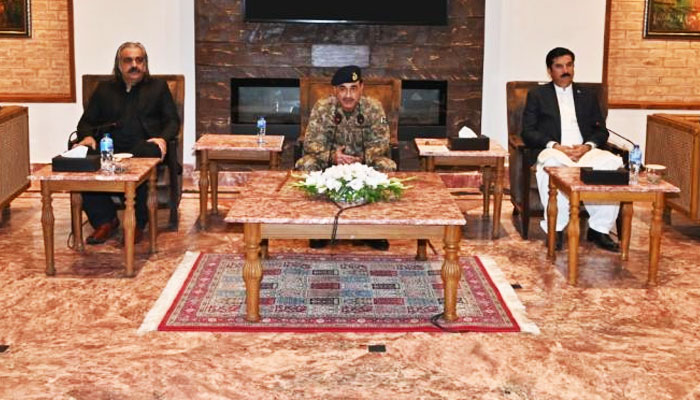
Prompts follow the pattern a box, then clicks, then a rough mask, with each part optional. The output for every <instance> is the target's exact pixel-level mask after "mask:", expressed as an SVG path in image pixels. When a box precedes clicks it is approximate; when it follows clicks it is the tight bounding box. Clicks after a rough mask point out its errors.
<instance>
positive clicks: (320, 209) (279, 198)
mask: <svg viewBox="0 0 700 400" xmlns="http://www.w3.org/2000/svg"><path fill="white" fill-rule="evenodd" d="M291 174H292V173H291V172H289V171H288V172H281V171H256V172H253V173H251V175H250V177H249V181H248V182H247V184H246V186H245V187H244V188H243V189H242V191H241V197H240V198H239V199H237V200H236V202H235V203H233V205H232V206H231V209H230V210H229V212H228V214H227V215H226V218H225V221H226V222H229V223H243V238H244V241H245V260H246V261H245V264H244V266H243V280H244V281H245V285H246V295H247V296H246V319H247V320H248V321H251V322H255V321H259V320H260V311H259V303H260V282H261V280H262V273H263V270H262V264H261V262H260V257H259V254H260V253H261V252H262V253H263V254H266V253H267V251H266V249H261V241H262V239H321V238H330V237H331V236H332V234H333V226H334V221H335V215H336V213H337V212H338V210H339V209H338V207H337V206H336V205H335V204H333V203H332V202H330V201H327V200H323V199H313V198H310V197H308V196H307V195H306V194H305V193H303V192H302V191H301V190H299V189H297V188H294V187H291V186H290V184H291V183H292V182H293V181H295V178H294V177H293V176H292V175H291ZM392 176H397V177H408V176H415V177H416V179H414V180H412V181H410V186H411V188H409V189H408V190H406V191H405V192H404V195H403V196H402V198H401V199H400V200H397V201H391V202H379V203H372V204H367V205H364V206H361V207H356V208H349V209H347V210H345V211H343V212H342V213H341V214H340V216H339V217H338V220H337V231H336V235H335V237H336V238H338V239H419V242H418V243H419V244H418V254H417V258H418V259H426V247H425V246H426V240H427V239H441V240H444V242H445V261H444V263H443V266H442V280H443V283H444V286H445V288H444V290H445V312H444V318H445V319H446V320H448V321H452V320H454V319H456V318H457V312H456V304H457V286H458V284H459V279H460V277H461V270H460V267H459V263H458V256H459V241H460V238H461V232H462V230H461V229H462V226H463V225H464V224H466V220H465V219H464V216H463V215H462V213H461V211H460V210H459V207H458V206H457V204H456V203H455V201H454V199H453V198H452V196H451V195H450V192H449V191H448V190H447V188H446V187H445V184H444V183H443V182H442V180H441V179H440V177H439V176H437V175H436V174H431V173H410V174H408V173H395V174H393V175H392ZM265 246H267V245H265Z"/></svg>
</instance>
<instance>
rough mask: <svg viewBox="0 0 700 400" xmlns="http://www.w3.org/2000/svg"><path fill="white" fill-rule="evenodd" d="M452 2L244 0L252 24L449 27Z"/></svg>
mask: <svg viewBox="0 0 700 400" xmlns="http://www.w3.org/2000/svg"><path fill="white" fill-rule="evenodd" d="M447 2H448V0H413V1H411V0H350V1H333V0H330V1H329V0H244V1H243V14H244V18H245V20H246V21H250V22H305V23H346V24H396V25H447Z"/></svg>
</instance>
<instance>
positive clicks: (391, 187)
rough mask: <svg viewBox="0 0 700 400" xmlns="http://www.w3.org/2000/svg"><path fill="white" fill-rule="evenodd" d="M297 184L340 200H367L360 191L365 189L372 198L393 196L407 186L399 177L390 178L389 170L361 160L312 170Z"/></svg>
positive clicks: (316, 193) (312, 191) (304, 188)
mask: <svg viewBox="0 0 700 400" xmlns="http://www.w3.org/2000/svg"><path fill="white" fill-rule="evenodd" d="M295 186H297V187H299V188H301V189H303V190H305V191H307V192H308V193H310V194H315V195H325V196H327V197H328V198H329V199H331V200H333V201H339V202H347V201H363V200H368V198H365V197H363V196H360V195H359V193H358V192H359V191H361V190H363V189H366V192H367V194H368V195H369V199H372V200H382V199H390V198H391V197H393V196H394V195H398V194H400V193H401V191H403V190H404V189H406V187H405V186H404V185H403V184H402V183H401V181H400V180H397V179H396V178H391V179H389V177H388V176H387V175H386V174H384V173H382V172H378V171H377V170H375V169H374V168H372V167H369V166H367V165H364V164H360V163H353V164H349V165H348V164H346V165H334V166H332V167H330V168H327V169H326V170H325V171H323V172H321V171H314V172H311V173H309V174H307V175H306V176H305V179H304V181H303V182H299V183H297V184H295Z"/></svg>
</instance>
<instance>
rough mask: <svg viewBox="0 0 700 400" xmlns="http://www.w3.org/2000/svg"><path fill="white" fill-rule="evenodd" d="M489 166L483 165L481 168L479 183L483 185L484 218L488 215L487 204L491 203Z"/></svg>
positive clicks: (490, 173) (490, 172)
mask: <svg viewBox="0 0 700 400" xmlns="http://www.w3.org/2000/svg"><path fill="white" fill-rule="evenodd" d="M491 175H492V171H491V166H490V165H485V166H484V167H482V168H481V183H482V185H483V186H484V198H483V205H484V218H488V217H489V205H490V204H491Z"/></svg>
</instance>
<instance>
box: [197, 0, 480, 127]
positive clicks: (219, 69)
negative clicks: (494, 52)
mask: <svg viewBox="0 0 700 400" xmlns="http://www.w3.org/2000/svg"><path fill="white" fill-rule="evenodd" d="M328 46H330V48H331V49H332V48H333V46H338V47H339V48H341V51H346V50H345V49H346V48H350V49H357V50H356V51H357V52H358V56H361V57H362V63H359V64H360V65H362V67H363V76H364V77H365V78H383V77H394V78H398V79H401V80H402V82H403V84H402V87H403V99H402V100H403V101H402V105H403V107H402V114H401V116H400V119H401V121H400V130H399V135H400V139H401V140H403V141H410V139H411V138H412V137H415V136H417V135H421V136H425V135H428V136H433V137H440V136H442V137H444V136H452V135H456V134H457V131H458V130H459V128H461V127H462V126H464V125H467V126H469V127H471V128H473V129H474V130H475V131H477V132H480V131H481V97H482V94H481V90H482V67H483V48H484V0H452V1H450V2H449V13H448V25H446V26H413V25H411V26H404V25H359V24H358V25H337V24H310V23H249V22H244V21H243V16H242V8H241V1H240V0H206V1H198V2H196V3H195V51H196V67H195V68H196V79H197V82H196V87H197V90H196V97H197V137H199V136H200V135H202V134H203V133H231V132H232V131H239V130H240V131H241V133H246V132H245V130H246V129H248V128H250V127H253V126H254V125H253V124H251V122H250V121H251V118H252V117H254V116H255V114H257V113H260V112H264V113H265V115H266V116H267V115H270V116H271V119H269V120H268V126H270V128H274V127H276V126H279V127H280V129H282V127H284V130H279V131H277V132H283V133H284V134H285V135H286V136H290V137H293V136H296V135H298V124H295V123H294V121H295V120H294V118H295V117H294V112H293V109H294V106H293V99H292V96H293V91H294V90H293V89H290V87H289V86H287V85H288V83H289V82H291V81H298V79H299V78H300V77H303V76H323V77H328V79H330V76H331V75H332V74H333V72H334V71H335V69H336V68H337V67H336V66H334V64H333V61H334V59H333V58H331V57H327V58H325V59H324V58H323V55H324V54H325V53H324V52H319V51H316V52H314V51H313V49H314V48H315V49H317V50H318V49H319V48H320V47H322V49H323V50H324V51H325V50H326V49H327V48H328ZM342 55H343V56H344V57H345V56H347V57H349V58H350V59H352V56H353V54H349V55H348V54H342ZM347 57H346V58H344V61H345V60H347ZM363 63H364V64H363ZM260 79H262V80H263V81H260ZM265 79H267V80H269V81H275V80H276V81H277V82H278V83H281V85H280V86H279V87H280V88H281V89H274V90H273V91H272V92H269V93H267V94H262V93H263V92H265V91H264V90H261V89H260V86H255V85H259V84H261V83H263V82H264V80H265ZM234 80H236V81H237V82H239V83H240V82H243V83H247V84H251V85H249V86H243V87H244V88H245V89H243V91H241V90H240V89H238V92H237V93H236V92H235V89H234V85H233V81H234ZM241 80H242V81H241ZM245 80H249V81H247V82H246V81H245ZM431 84H433V85H436V86H438V87H439V89H437V90H436V89H434V88H433V89H431V88H430V85H431ZM425 85H428V86H425ZM239 86H240V85H239ZM263 97H266V99H264V100H259V101H258V100H256V101H258V104H253V103H251V102H254V101H253V100H255V99H262V98H263ZM276 97H277V98H276ZM234 102H237V105H236V107H239V106H240V107H242V108H241V109H239V110H237V111H235V112H234V111H233V110H232V105H233V103H234ZM246 104H248V105H246ZM260 107H264V108H262V109H260ZM295 129H296V132H295ZM269 130H270V131H271V129H269ZM250 132H252V131H250Z"/></svg>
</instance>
